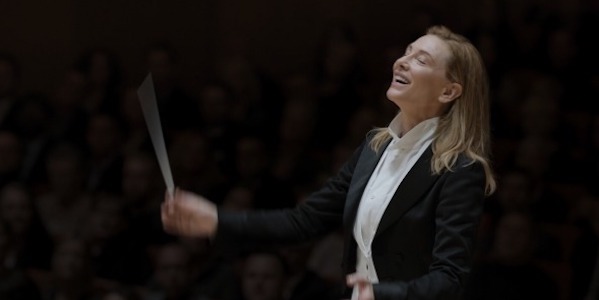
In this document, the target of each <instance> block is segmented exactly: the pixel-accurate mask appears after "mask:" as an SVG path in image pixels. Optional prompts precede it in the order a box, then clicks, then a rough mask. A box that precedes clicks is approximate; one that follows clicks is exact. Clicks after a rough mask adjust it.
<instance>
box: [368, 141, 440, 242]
mask: <svg viewBox="0 0 599 300" xmlns="http://www.w3.org/2000/svg"><path fill="white" fill-rule="evenodd" d="M432 156H433V150H432V147H431V146H429V147H428V148H427V149H426V150H425V151H424V152H423V153H422V155H421V156H420V158H419V159H418V160H417V161H416V164H414V166H413V167H412V169H411V170H410V171H409V172H408V174H407V175H406V177H405V178H404V179H403V181H402V182H401V184H400V185H399V187H398V188H397V191H395V194H394V195H393V198H392V199H391V201H390V202H389V204H388V205H387V208H386V209H385V212H384V213H383V217H382V219H381V221H380V222H379V226H378V228H377V231H376V234H375V237H376V236H378V235H379V234H380V233H381V232H383V231H385V229H387V228H389V226H391V224H393V223H394V222H395V221H396V220H398V219H400V218H401V217H402V216H403V215H404V213H405V212H406V211H408V209H410V208H411V207H412V206H413V205H414V204H416V202H418V200H420V199H421V198H422V195H423V194H424V193H425V192H426V191H427V190H428V189H429V188H430V186H431V185H432V184H433V183H434V182H435V181H436V180H437V178H438V177H439V175H435V174H433V173H432V170H431V158H432Z"/></svg>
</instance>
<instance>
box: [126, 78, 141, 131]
mask: <svg viewBox="0 0 599 300" xmlns="http://www.w3.org/2000/svg"><path fill="white" fill-rule="evenodd" d="M122 101H123V102H122V103H121V115H122V117H124V119H125V121H126V122H127V125H128V126H131V127H134V128H143V129H145V130H147V129H146V123H145V119H144V115H143V112H142V110H141V105H140V104H139V99H138V98H137V90H135V89H133V88H129V89H127V90H126V91H125V93H124V95H123V99H122Z"/></svg>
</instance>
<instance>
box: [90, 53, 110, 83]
mask: <svg viewBox="0 0 599 300" xmlns="http://www.w3.org/2000/svg"><path fill="white" fill-rule="evenodd" d="M109 79H110V64H109V61H108V57H106V55H105V54H103V53H100V52H98V53H96V54H94V56H93V57H92V60H91V68H90V70H89V80H90V81H91V83H92V84H93V85H95V86H98V87H102V86H104V85H106V83H108V80H109Z"/></svg>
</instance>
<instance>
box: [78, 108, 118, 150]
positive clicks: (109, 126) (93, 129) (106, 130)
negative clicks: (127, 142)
mask: <svg viewBox="0 0 599 300" xmlns="http://www.w3.org/2000/svg"><path fill="white" fill-rule="evenodd" d="M86 137H87V143H88V145H89V147H90V149H91V152H92V153H93V154H94V155H99V156H104V155H106V154H108V153H113V152H114V150H115V149H118V144H119V128H118V125H117V123H116V122H115V121H114V120H113V119H112V118H110V117H108V116H95V117H92V119H91V120H90V122H89V128H88V129H87V136H86Z"/></svg>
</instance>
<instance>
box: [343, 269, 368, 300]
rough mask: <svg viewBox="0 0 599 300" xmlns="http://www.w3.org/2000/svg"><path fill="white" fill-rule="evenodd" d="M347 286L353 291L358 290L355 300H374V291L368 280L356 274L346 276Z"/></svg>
mask: <svg viewBox="0 0 599 300" xmlns="http://www.w3.org/2000/svg"><path fill="white" fill-rule="evenodd" d="M347 285H348V286H351V287H353V288H354V289H358V291H357V293H358V299H357V300H374V290H373V288H372V283H371V282H370V281H368V279H366V278H364V277H362V276H360V275H358V274H356V273H353V274H349V275H347ZM354 292H355V291H354ZM352 299H353V298H352Z"/></svg>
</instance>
